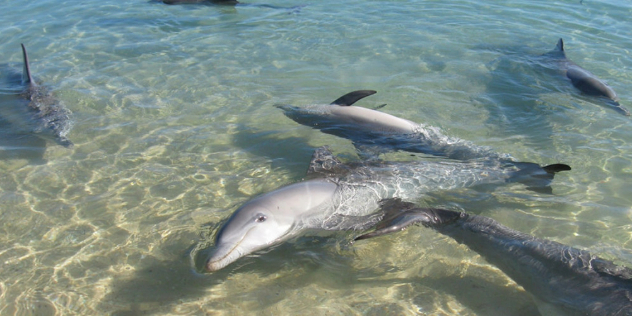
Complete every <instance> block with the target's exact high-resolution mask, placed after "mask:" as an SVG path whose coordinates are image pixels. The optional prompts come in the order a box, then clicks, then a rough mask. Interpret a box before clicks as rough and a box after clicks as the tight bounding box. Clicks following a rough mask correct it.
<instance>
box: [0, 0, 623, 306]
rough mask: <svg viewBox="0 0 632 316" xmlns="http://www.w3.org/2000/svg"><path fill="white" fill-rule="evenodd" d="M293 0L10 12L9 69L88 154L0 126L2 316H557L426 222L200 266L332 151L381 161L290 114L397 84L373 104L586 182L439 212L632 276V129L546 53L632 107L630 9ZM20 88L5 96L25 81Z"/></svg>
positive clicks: (494, 194)
mask: <svg viewBox="0 0 632 316" xmlns="http://www.w3.org/2000/svg"><path fill="white" fill-rule="evenodd" d="M270 1H271V2H265V4H270V5H273V6H276V7H282V8H270V7H264V6H257V5H254V4H263V3H264V2H260V1H256V2H255V1H254V0H252V1H245V0H244V2H247V3H249V4H253V5H239V6H236V7H226V6H167V5H163V4H161V3H157V2H147V1H145V0H134V1H120V0H119V1H114V0H101V1H96V0H86V1H78V2H61V3H60V2H58V1H51V0H39V1H30V0H29V1H21V2H15V1H2V2H1V3H2V4H4V5H3V6H2V7H3V8H4V11H5V12H4V13H3V17H2V21H3V23H2V26H0V29H1V32H0V34H1V35H0V37H1V38H2V43H3V45H1V46H0V56H2V60H1V61H0V63H6V64H7V65H6V66H7V67H9V68H11V69H15V71H17V72H18V73H19V71H20V70H21V67H22V66H21V58H22V57H21V51H20V43H25V45H26V47H27V48H28V50H29V55H30V59H31V67H32V71H33V73H34V75H35V76H36V77H37V78H38V79H39V80H40V81H41V82H43V83H44V84H46V85H47V86H48V87H49V88H50V89H51V91H53V93H54V95H55V96H56V97H57V98H58V99H59V100H60V102H62V104H63V105H65V106H66V107H67V108H68V109H70V110H71V111H72V112H73V117H74V119H73V120H74V126H73V129H72V130H71V132H70V133H69V134H68V137H69V138H70V139H71V140H72V141H73V142H74V143H75V146H74V147H73V148H72V149H67V148H64V147H62V146H59V145H56V144H54V143H53V142H44V141H42V140H41V139H40V138H38V137H35V136H33V135H29V134H20V135H15V134H14V133H13V132H12V130H11V128H7V127H6V126H9V125H7V124H8V123H7V124H5V122H4V121H0V123H3V126H2V128H1V129H0V132H1V133H2V137H1V138H2V140H1V141H2V143H0V158H2V159H1V160H0V231H2V233H1V234H0V245H2V246H0V262H2V265H0V314H1V315H55V314H58V315H72V314H78V315H88V314H90V315H95V314H110V315H140V314H154V315H174V314H193V315H195V314H217V315H225V314H226V315H228V314H230V315H249V314H252V313H253V312H257V313H259V314H264V315H268V314H270V315H272V314H273V315H280V314H299V313H300V314H306V315H332V314H333V315H337V314H341V315H354V314H367V315H384V314H399V315H402V314H403V315H414V314H422V315H426V314H427V315H453V314H457V313H458V314H461V315H492V314H504V315H532V314H533V313H535V312H536V310H535V308H536V307H535V305H534V303H533V302H532V300H531V299H530V297H529V296H528V295H527V294H526V293H525V292H524V290H522V288H521V287H519V286H517V285H516V284H515V283H513V281H511V280H510V279H508V278H507V277H506V276H505V275H504V274H503V273H502V272H500V271H499V270H498V269H496V268H495V267H493V266H491V265H489V264H487V263H486V262H485V260H484V259H482V258H481V257H480V256H478V255H477V254H476V253H474V252H472V251H469V250H468V249H467V248H466V247H464V246H461V245H458V244H456V243H455V242H453V241H452V240H449V239H447V238H445V237H442V236H440V235H439V234H437V233H435V232H433V231H431V230H429V229H424V228H422V227H415V228H411V229H408V230H407V231H405V232H403V233H401V234H396V235H390V236H385V237H382V238H378V239H374V240H368V241H365V242H358V243H356V244H354V245H352V246H351V245H349V244H348V241H349V240H350V238H352V237H353V234H352V233H341V234H338V235H336V236H334V238H324V237H301V238H298V239H296V240H293V241H292V242H289V243H285V244H283V245H280V246H278V247H276V248H274V249H273V250H270V251H268V252H264V253H258V254H257V255H255V256H252V257H248V258H243V259H241V260H239V261H238V262H236V263H234V264H233V265H231V266H229V267H227V268H226V269H224V270H221V271H219V272H216V273H213V274H206V273H200V272H199V271H198V269H196V266H195V265H196V262H195V261H196V260H195V259H194V258H196V255H200V254H204V250H202V251H201V252H200V253H198V250H199V249H204V248H206V247H208V246H210V245H211V244H212V240H211V236H212V234H213V231H214V230H215V228H216V227H217V225H218V223H219V222H220V221H221V220H223V219H225V218H227V217H228V216H229V215H230V214H231V212H232V211H234V210H235V208H236V207H237V206H238V205H239V204H241V203H243V202H244V201H246V200H248V199H249V198H251V197H253V196H256V195H258V194H261V193H264V192H268V191H270V190H273V189H275V188H277V187H279V186H281V185H284V184H288V183H292V182H294V181H298V180H300V179H301V178H302V177H303V176H304V175H305V170H306V168H307V165H308V163H309V159H310V156H311V153H312V152H313V150H314V148H316V147H318V146H322V145H330V146H331V147H332V149H333V151H334V152H335V153H337V154H340V155H342V156H343V158H344V159H347V160H354V159H358V158H357V157H356V156H355V151H354V148H353V146H352V145H351V143H350V142H349V141H347V140H343V139H339V138H335V137H333V136H330V135H325V134H322V133H320V132H319V131H316V130H311V129H309V128H307V127H304V126H299V125H298V124H296V123H294V122H293V121H291V120H290V119H288V118H286V117H285V116H284V115H283V114H282V113H281V111H280V110H279V109H277V108H275V107H274V105H275V104H292V105H297V106H300V105H307V104H311V103H329V102H331V101H333V100H335V99H336V98H338V97H339V96H341V95H343V94H345V93H347V92H349V91H352V90H357V89H374V90H378V94H376V95H374V96H371V97H369V98H367V99H365V100H362V101H361V102H359V103H358V105H363V106H367V107H374V106H377V105H380V104H384V103H387V106H386V107H384V108H383V109H382V110H383V111H385V112H388V113H390V114H394V115H397V116H400V117H405V118H407V119H410V120H412V121H415V122H419V123H423V124H427V125H432V126H437V127H440V128H442V129H443V131H444V132H445V133H446V134H448V135H450V136H454V137H460V138H463V139H466V140H468V141H471V142H473V143H475V144H478V145H485V146H490V147H491V148H493V149H495V150H496V151H498V152H502V153H509V154H511V155H512V156H513V157H515V158H516V159H517V160H521V161H533V162H537V163H541V164H550V163H557V162H561V163H566V164H569V165H571V166H572V167H573V170H572V171H571V172H566V173H562V174H560V175H558V176H557V177H556V179H555V180H554V182H553V190H554V195H544V194H538V193H534V192H531V191H528V190H526V189H525V188H524V186H521V185H520V184H509V185H507V186H502V187H500V188H494V189H489V188H469V189H461V190H454V191H447V192H429V193H428V195H427V196H425V197H423V198H421V199H420V200H419V201H416V202H418V203H419V204H421V205H432V206H445V207H449V208H452V209H461V210H465V211H467V212H470V213H475V214H480V215H484V216H489V217H493V218H495V219H496V220H498V221H500V222H501V223H503V224H504V225H507V226H509V227H511V228H514V229H518V230H520V231H523V232H527V233H530V234H533V235H535V236H538V237H541V238H547V239H551V240H555V241H558V242H562V243H565V244H568V245H572V246H576V247H579V248H582V249H588V250H590V251H591V252H593V253H595V254H598V255H600V256H602V257H604V258H607V259H610V260H614V261H615V262H616V263H619V264H623V265H627V266H632V235H631V233H630V231H631V228H632V216H631V214H632V212H631V208H630V206H631V205H632V187H631V186H630V185H629V183H630V182H631V181H632V158H631V157H632V121H631V119H630V118H629V117H625V116H622V115H620V114H619V113H617V112H615V111H613V110H612V109H608V108H606V107H605V106H601V105H599V104H600V101H599V100H595V99H593V98H590V97H585V96H582V95H581V94H580V93H579V92H578V91H577V90H575V89H574V88H573V87H572V86H570V84H569V82H567V81H565V80H564V79H563V78H560V77H559V76H557V75H556V74H555V73H554V72H553V71H551V69H548V68H547V67H544V66H543V64H542V63H541V62H540V58H539V56H540V55H542V54H544V53H546V52H548V51H550V50H551V49H553V48H554V47H555V44H556V42H557V40H558V38H560V37H563V38H564V40H565V44H566V51H567V55H568V57H569V58H570V59H572V60H573V61H575V62H576V63H577V64H579V65H581V66H582V67H584V68H586V69H588V70H589V71H591V72H593V73H594V74H595V75H597V76H599V77H601V78H602V79H604V80H605V81H607V82H608V84H609V85H610V86H611V87H612V88H613V89H614V90H615V91H617V93H618V94H619V97H620V99H621V103H622V104H623V106H626V107H628V108H629V109H632V94H631V93H630V90H629V89H627V88H628V87H629V86H630V85H631V84H632V75H631V74H630V70H629V69H630V65H632V57H630V56H632V55H631V54H630V48H631V47H632V36H630V33H629V30H630V29H632V25H631V22H630V19H629V16H630V15H631V14H632V4H631V3H630V2H629V1H602V2H596V1H561V2H532V1H518V2H513V3H511V4H498V3H497V2H494V1H394V0H393V1H370V0H369V1H367V0H363V1H358V0H352V1H345V2H343V3H341V2H340V1H335V2H334V1H330V0H324V1H320V2H309V3H308V2H296V1H290V0H270ZM300 5H305V6H304V7H300V8H296V6H300ZM284 8H287V9H284ZM3 69H5V68H3ZM5 74H6V72H3V73H2V75H3V76H5ZM3 85H4V86H3V87H2V89H3V90H2V91H3V95H2V96H1V97H3V98H4V97H6V96H7V95H6V93H5V92H6V91H8V90H11V89H15V86H11V85H10V83H7V81H6V80H5V82H3ZM3 106H6V104H5V103H3ZM386 157H387V158H389V157H391V158H392V159H401V158H402V155H397V154H393V155H390V156H386Z"/></svg>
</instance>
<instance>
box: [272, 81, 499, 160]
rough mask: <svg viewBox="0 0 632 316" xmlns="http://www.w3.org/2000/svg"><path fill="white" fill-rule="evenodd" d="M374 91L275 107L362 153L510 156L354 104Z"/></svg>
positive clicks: (435, 129)
mask: <svg viewBox="0 0 632 316" xmlns="http://www.w3.org/2000/svg"><path fill="white" fill-rule="evenodd" d="M375 93H376V91H374V90H358V91H353V92H350V93H347V94H345V95H343V96H342V97H340V98H338V99H337V100H335V101H334V102H332V103H330V104H313V105H309V106H305V107H296V106H291V105H277V107H278V108H280V109H281V110H283V113H284V114H285V115H286V116H287V117H289V118H291V119H292V120H294V121H295V122H297V123H300V124H303V125H306V126H310V127H313V128H315V129H319V130H320V131H322V132H323V133H327V134H331V135H335V136H338V137H342V138H347V139H350V140H351V141H353V143H354V145H355V146H356V148H357V149H358V151H360V153H363V154H366V153H369V154H371V153H374V152H377V153H380V152H382V151H387V150H403V151H409V152H415V153H423V154H430V155H435V156H443V157H447V158H451V159H459V160H468V159H478V158H486V159H490V158H503V159H509V155H502V154H498V153H495V152H493V151H491V150H490V149H489V148H486V147H480V146H476V145H474V144H472V143H470V142H468V141H465V140H462V139H458V138H453V137H448V136H446V135H444V134H443V133H442V132H441V130H439V129H438V128H435V127H432V126H425V125H422V124H418V123H415V122H412V121H409V120H406V119H403V118H399V117H397V116H394V115H390V114H387V113H384V112H381V111H377V110H374V109H369V108H363V107H358V106H353V104H354V103H355V102H357V101H358V100H360V99H362V98H365V97H367V96H370V95H372V94H375Z"/></svg>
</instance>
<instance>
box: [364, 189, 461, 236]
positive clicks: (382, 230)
mask: <svg viewBox="0 0 632 316" xmlns="http://www.w3.org/2000/svg"><path fill="white" fill-rule="evenodd" d="M380 205H381V208H380V209H381V211H382V212H384V217H383V218H382V219H381V220H380V222H379V223H377V225H375V230H374V231H372V232H370V233H366V234H363V235H360V236H358V237H356V238H354V240H362V239H369V238H373V237H377V236H382V235H386V234H390V233H395V232H399V231H402V230H404V229H406V228H407V227H408V226H410V225H414V224H418V223H422V224H424V225H428V226H433V225H437V224H448V223H451V222H453V221H455V220H457V219H459V218H461V217H462V216H465V215H464V214H463V213H459V212H454V211H449V210H444V209H437V208H415V205H414V204H413V203H410V202H404V201H402V200H400V199H397V198H394V199H385V200H382V201H381V202H380Z"/></svg>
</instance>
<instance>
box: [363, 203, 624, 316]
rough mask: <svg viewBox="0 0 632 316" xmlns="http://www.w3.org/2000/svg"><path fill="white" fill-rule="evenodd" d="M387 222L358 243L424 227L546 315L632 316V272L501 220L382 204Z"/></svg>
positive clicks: (410, 206) (403, 204) (399, 204)
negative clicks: (480, 260) (486, 266)
mask: <svg viewBox="0 0 632 316" xmlns="http://www.w3.org/2000/svg"><path fill="white" fill-rule="evenodd" d="M382 211H384V212H386V214H387V215H386V216H384V218H383V220H382V221H381V222H380V223H379V224H378V225H377V229H376V230H375V231H374V232H371V233H368V234H364V235H361V236H359V237H357V238H356V240H361V239H367V238H371V237H376V236H380V235H384V234H388V233H391V232H396V231H401V230H403V229H405V228H406V227H407V226H410V225H412V224H415V223H421V224H423V225H424V226H427V227H431V228H434V229H435V230H437V231H438V232H440V233H441V234H444V235H447V236H450V237H452V238H454V239H455V240H456V241H458V242H459V243H462V244H465V245H467V246H468V247H469V248H470V249H472V250H474V251H476V252H477V253H479V254H481V255H482V256H483V257H485V259H487V261H489V262H490V263H491V264H494V265H496V266H497V267H498V268H500V269H501V270H502V271H503V272H505V273H506V274H507V275H508V276H509V277H511V278H512V279H513V280H514V281H516V283H518V284H520V285H521V286H522V287H523V288H524V289H525V290H527V291H528V292H529V293H531V294H532V295H533V297H534V298H535V301H536V303H537V305H538V308H539V310H540V312H541V313H542V314H543V315H595V316H596V315H604V316H605V315H632V270H631V269H628V268H626V267H620V266H616V265H614V264H613V263H612V262H610V261H607V260H604V259H601V258H599V257H597V256H594V255H591V254H590V253H588V252H587V251H585V250H579V249H576V248H573V247H570V246H566V245H563V244H560V243H557V242H554V241H550V240H546V239H540V238H536V237H534V236H531V235H528V234H525V233H522V232H519V231H516V230H513V229H510V228H507V227H505V226H503V225H501V224H499V223H498V222H496V221H495V220H493V219H491V218H488V217H484V216H476V215H468V214H466V213H462V212H454V211H449V210H444V209H434V208H416V207H415V206H414V205H413V204H412V203H407V202H402V201H399V200H396V199H392V200H385V201H382Z"/></svg>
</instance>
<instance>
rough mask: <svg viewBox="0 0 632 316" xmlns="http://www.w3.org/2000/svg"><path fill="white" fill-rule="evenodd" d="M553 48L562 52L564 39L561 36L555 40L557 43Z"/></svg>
mask: <svg viewBox="0 0 632 316" xmlns="http://www.w3.org/2000/svg"><path fill="white" fill-rule="evenodd" d="M555 50H557V51H560V52H563V51H564V40H562V39H561V38H560V39H559V40H558V41H557V45H555Z"/></svg>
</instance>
